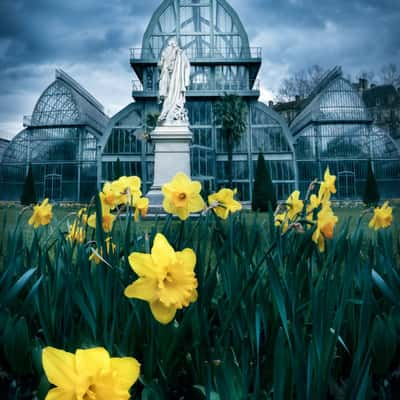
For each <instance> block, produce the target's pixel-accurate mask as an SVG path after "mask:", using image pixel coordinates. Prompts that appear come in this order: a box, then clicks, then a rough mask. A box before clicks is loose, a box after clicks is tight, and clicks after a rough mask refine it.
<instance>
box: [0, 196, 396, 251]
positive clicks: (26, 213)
mask: <svg viewBox="0 0 400 400" xmlns="http://www.w3.org/2000/svg"><path fill="white" fill-rule="evenodd" d="M390 204H391V205H392V207H393V224H392V226H393V229H394V230H395V238H399V235H400V201H399V200H396V201H391V202H390ZM80 207H82V205H78V204H77V205H74V204H72V203H70V204H68V205H65V206H60V205H56V206H54V207H53V222H52V224H51V227H52V228H53V229H54V228H55V227H57V226H58V227H60V229H61V230H62V231H65V232H67V230H68V228H67V221H68V220H69V221H72V220H73V219H74V217H75V215H76V213H77V211H78V210H79V209H80ZM32 209H33V208H32V207H28V208H24V207H22V206H21V205H19V204H13V203H0V243H2V245H1V249H2V250H3V251H4V249H5V246H6V245H7V236H8V235H7V233H8V232H12V231H13V230H14V229H15V227H16V223H17V220H18V218H19V216H20V215H21V213H22V215H21V216H20V218H21V221H20V223H21V224H23V225H25V226H26V229H25V232H24V238H25V240H26V241H27V242H29V241H30V239H31V237H32V233H33V227H32V226H30V225H28V219H29V218H30V216H31V215H32ZM244 212H245V214H246V219H248V221H249V223H250V222H252V221H253V218H252V217H253V213H252V212H251V211H249V210H246V211H244ZM334 212H335V214H336V215H337V216H338V217H339V223H338V226H337V229H340V228H341V226H343V224H345V223H346V222H347V221H348V219H349V218H350V226H353V227H354V226H356V224H357V222H358V219H359V217H360V215H361V214H362V213H363V212H365V208H364V207H362V206H360V205H358V203H342V204H341V205H340V206H334ZM371 215H372V212H368V213H367V214H366V215H365V216H364V217H363V219H362V222H361V223H362V226H364V227H367V225H368V222H369V220H370V218H371ZM259 220H260V222H261V223H266V222H267V221H268V215H267V214H266V213H260V214H259ZM153 222H154V221H153V219H151V218H147V219H146V220H145V221H143V222H142V225H141V228H142V229H143V230H144V231H148V230H150V228H151V227H152V226H153ZM52 228H50V229H52Z"/></svg>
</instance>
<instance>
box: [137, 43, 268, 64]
mask: <svg viewBox="0 0 400 400" xmlns="http://www.w3.org/2000/svg"><path fill="white" fill-rule="evenodd" d="M162 50H163V49H162V48H140V47H135V48H131V49H130V56H131V60H132V61H134V60H141V61H143V60H149V61H157V60H158V59H159V58H160V54H161V51H162ZM184 52H185V54H186V55H187V57H188V58H189V59H190V60H194V59H196V60H202V59H210V58H211V59H226V60H241V59H258V58H259V59H261V55H262V54H261V53H262V48H261V47H243V46H238V47H208V48H198V47H189V48H187V49H184Z"/></svg>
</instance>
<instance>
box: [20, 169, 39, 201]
mask: <svg viewBox="0 0 400 400" xmlns="http://www.w3.org/2000/svg"><path fill="white" fill-rule="evenodd" d="M36 201H37V200H36V192H35V180H34V178H33V172H32V164H31V163H29V168H28V173H27V175H26V177H25V181H24V186H23V188H22V194H21V204H23V205H24V206H29V205H30V204H34V203H36Z"/></svg>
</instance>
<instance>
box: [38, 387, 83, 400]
mask: <svg viewBox="0 0 400 400" xmlns="http://www.w3.org/2000/svg"><path fill="white" fill-rule="evenodd" d="M75 398H76V397H75V391H74V390H65V389H62V388H58V387H57V388H53V389H50V390H49V391H48V393H47V395H46V397H45V400H75Z"/></svg>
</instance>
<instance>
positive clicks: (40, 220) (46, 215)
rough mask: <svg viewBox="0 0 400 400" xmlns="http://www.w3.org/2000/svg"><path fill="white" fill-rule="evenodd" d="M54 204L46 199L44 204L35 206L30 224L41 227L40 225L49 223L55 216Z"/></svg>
mask: <svg viewBox="0 0 400 400" xmlns="http://www.w3.org/2000/svg"><path fill="white" fill-rule="evenodd" d="M52 207H53V206H52V205H51V204H49V199H44V200H43V202H42V204H37V205H36V206H35V207H34V208H33V214H32V216H31V217H30V218H29V221H28V224H29V225H33V227H34V228H35V229H36V228H39V226H40V225H48V224H49V223H50V221H51V219H52V218H53V212H52Z"/></svg>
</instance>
